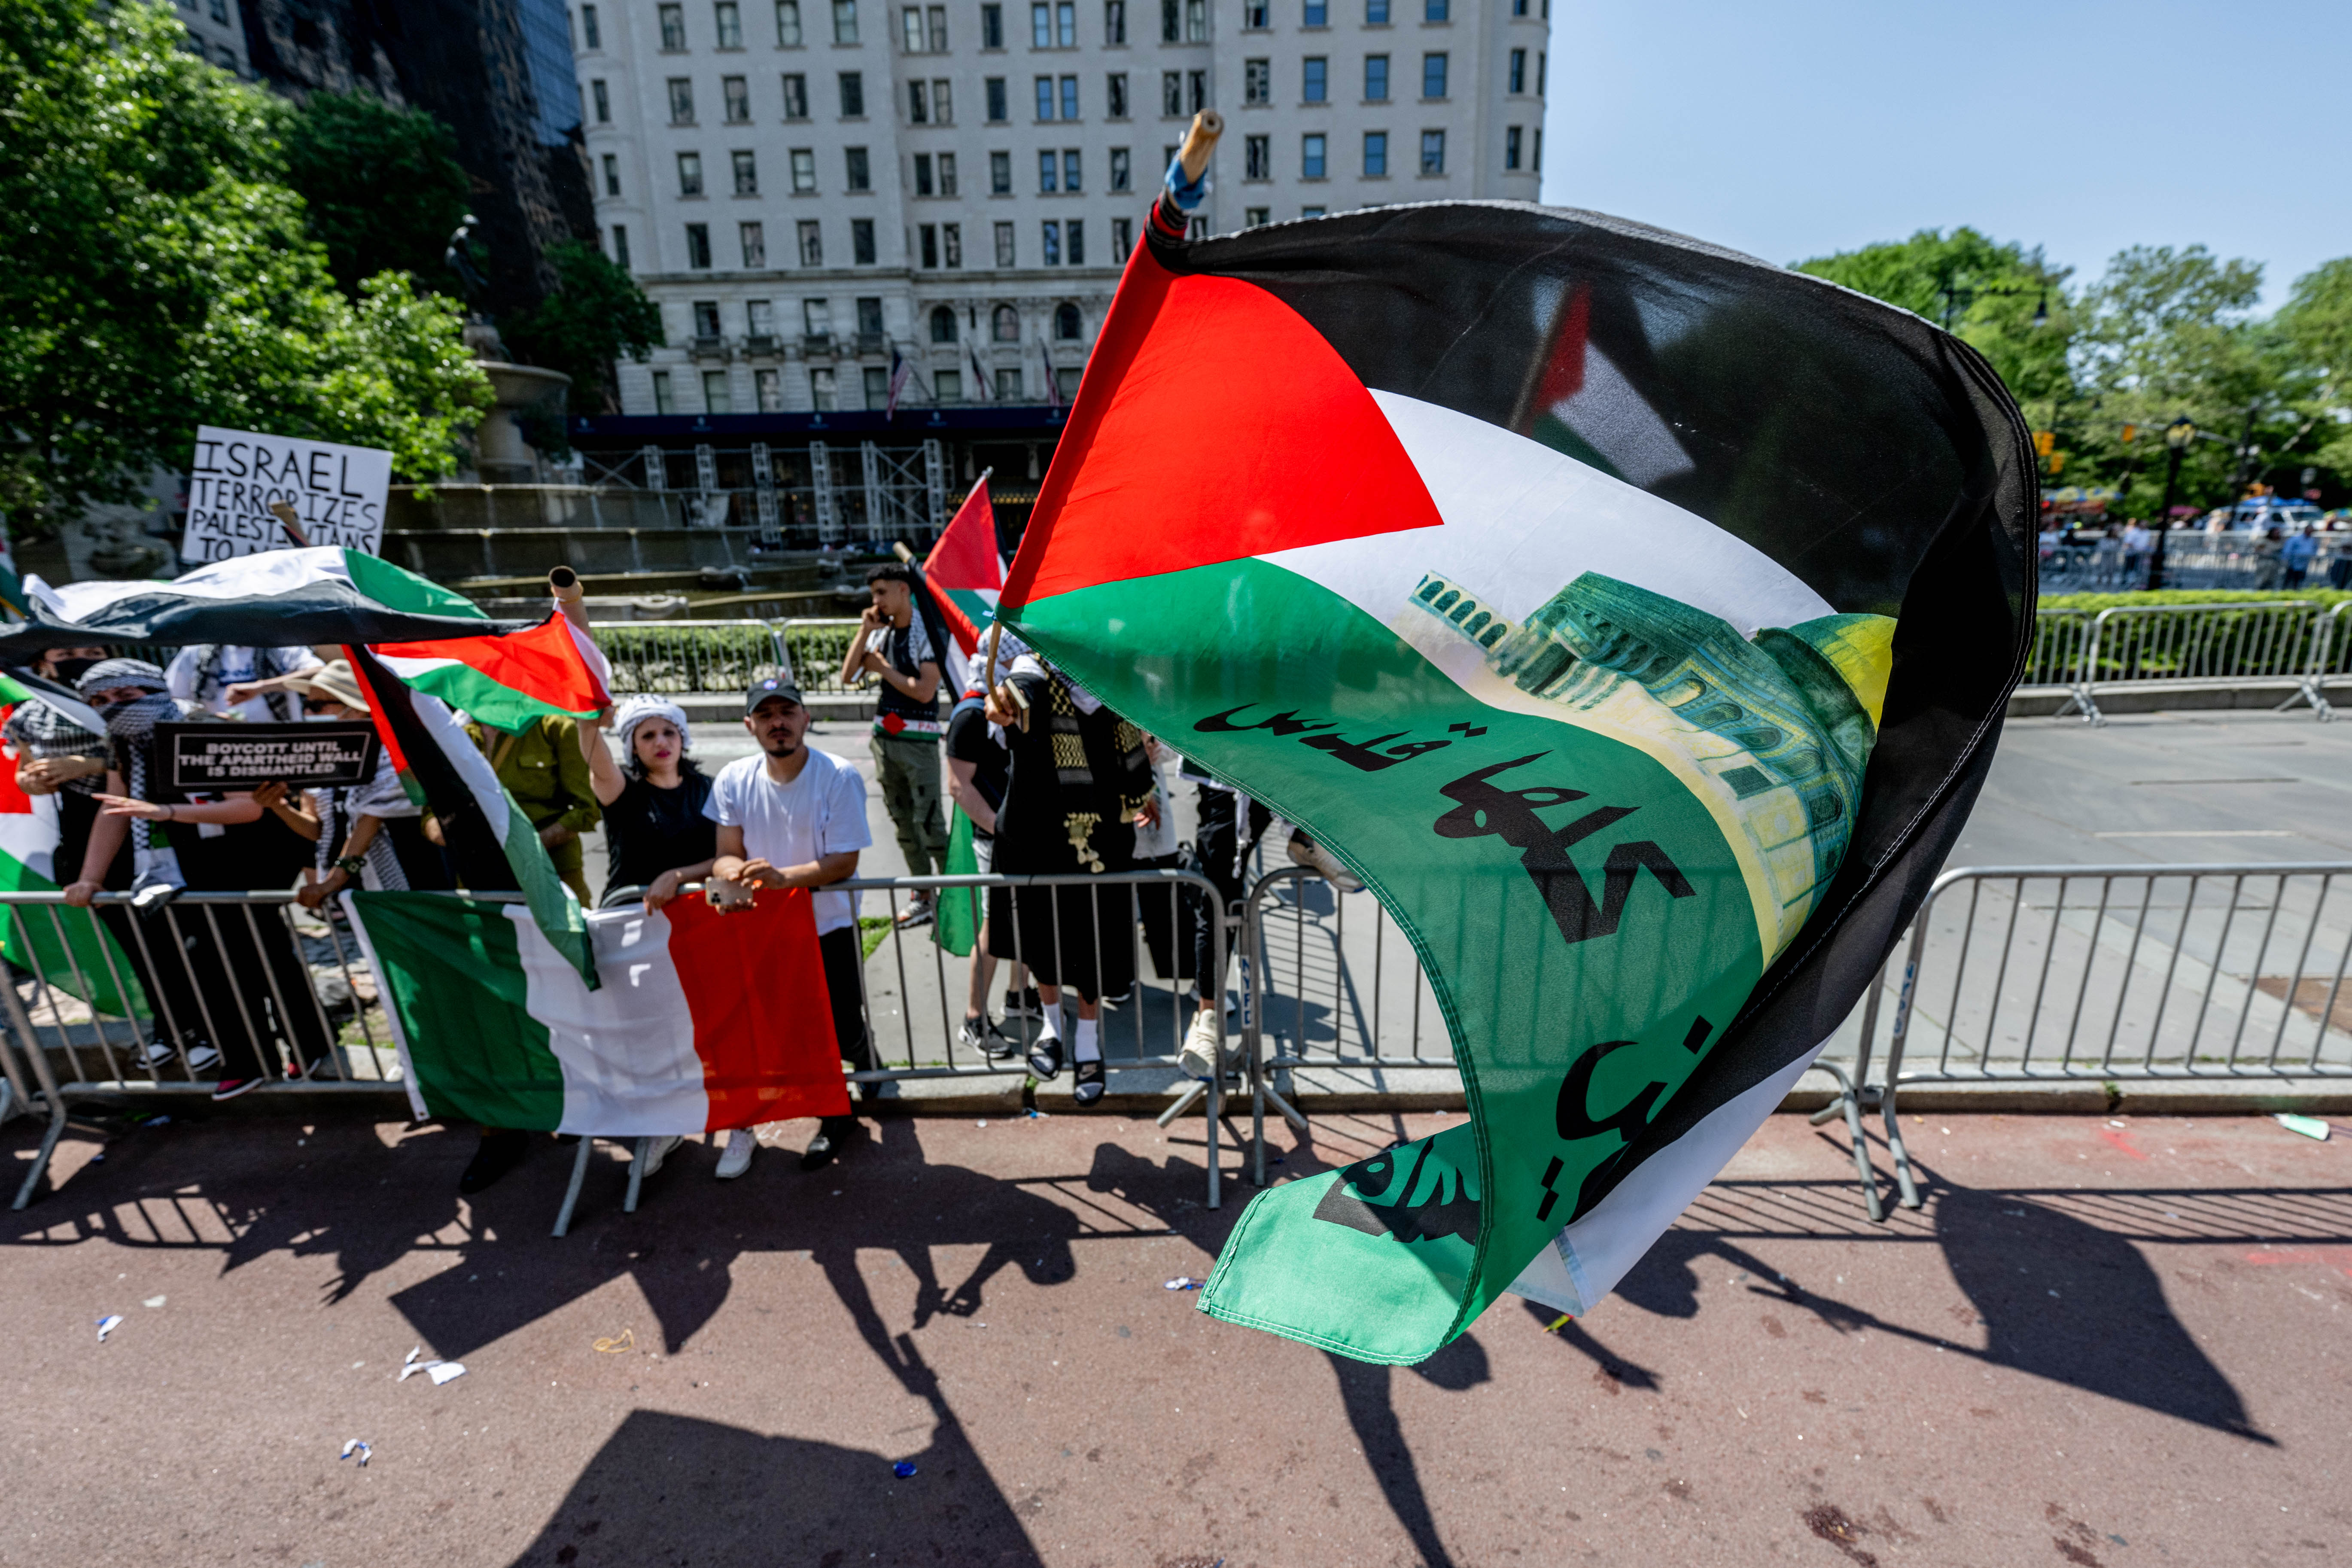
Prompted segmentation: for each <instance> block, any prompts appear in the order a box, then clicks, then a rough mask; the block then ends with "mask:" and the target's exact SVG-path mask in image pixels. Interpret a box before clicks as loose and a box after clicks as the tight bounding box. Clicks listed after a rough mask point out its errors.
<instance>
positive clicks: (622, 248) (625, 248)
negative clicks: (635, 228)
mask: <svg viewBox="0 0 2352 1568" xmlns="http://www.w3.org/2000/svg"><path fill="white" fill-rule="evenodd" d="M613 265H614V266H615V267H617V268H620V269H621V270H622V271H624V272H626V271H627V270H628V269H629V228H628V226H627V225H626V224H619V223H616V224H614V226H613Z"/></svg>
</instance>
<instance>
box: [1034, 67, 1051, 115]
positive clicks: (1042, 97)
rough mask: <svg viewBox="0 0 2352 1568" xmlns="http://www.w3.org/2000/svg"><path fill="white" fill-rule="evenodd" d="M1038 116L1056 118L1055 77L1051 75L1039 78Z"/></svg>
mask: <svg viewBox="0 0 2352 1568" xmlns="http://www.w3.org/2000/svg"><path fill="white" fill-rule="evenodd" d="M1037 118H1038V119H1040V120H1051V119H1053V118H1054V79H1053V78H1052V77H1049V76H1041V77H1039V78H1038V79H1037Z"/></svg>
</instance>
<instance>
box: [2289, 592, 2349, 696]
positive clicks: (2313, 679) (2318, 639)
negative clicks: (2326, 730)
mask: <svg viewBox="0 0 2352 1568" xmlns="http://www.w3.org/2000/svg"><path fill="white" fill-rule="evenodd" d="M2347 611H2352V599H2346V600H2343V601H2341V602H2339V603H2338V604H2336V605H2335V606H2334V607H2333V608H2331V609H2330V610H2329V611H2328V612H2327V614H2326V615H2325V616H2320V617H2319V619H2318V621H2317V622H2316V623H2315V624H2314V626H2312V630H2311V664H2310V668H2308V670H2307V671H2306V672H2305V675H2304V678H2303V685H2302V687H2301V689H2298V690H2297V691H2296V692H2295V694H2294V696H2293V697H2290V698H2288V699H2287V700H2285V701H2284V702H2282V703H2280V704H2279V711H2280V712H2282V713H2284V712H2285V711H2286V710H2288V709H2290V708H2292V707H2294V705H2295V703H2297V702H2298V701H2302V702H2308V703H2310V704H2311V713H2312V717H2313V718H2315V719H2317V720H2318V721H2320V722H2321V723H2323V724H2325V723H2327V722H2329V721H2332V720H2333V719H2334V718H2335V717H2336V710H2335V708H2334V707H2333V706H2331V705H2330V704H2329V702H2328V700H2327V683H2328V681H2330V680H2331V679H2339V678H2341V677H2344V676H2352V616H2347Z"/></svg>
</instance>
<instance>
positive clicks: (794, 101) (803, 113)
mask: <svg viewBox="0 0 2352 1568" xmlns="http://www.w3.org/2000/svg"><path fill="white" fill-rule="evenodd" d="M784 118H785V119H787V120H806V119H807V118H808V78H806V77H804V76H801V75H799V74H798V73H793V74H790V75H787V76H786V77H785V78H784Z"/></svg>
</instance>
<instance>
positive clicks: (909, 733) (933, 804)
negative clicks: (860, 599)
mask: <svg viewBox="0 0 2352 1568" xmlns="http://www.w3.org/2000/svg"><path fill="white" fill-rule="evenodd" d="M866 588H867V590H868V591H869V592H870V593H871V594H872V595H873V596H874V602H873V603H872V604H871V605H867V606H866V611H865V613H864V614H863V615H861V616H859V617H858V620H857V630H856V634H855V635H854V636H852V637H851V638H850V639H849V650H848V652H847V653H846V654H845V655H844V656H843V658H842V661H841V679H842V684H844V685H845V686H847V685H860V684H863V683H864V681H865V679H866V677H867V676H869V675H870V676H874V677H877V678H878V679H880V681H881V683H882V684H881V689H880V690H879V691H878V693H877V696H876V698H875V703H874V739H873V742H872V744H873V749H874V782H875V783H876V784H878V785H880V786H881V790H882V805H883V808H884V809H885V810H886V811H887V812H888V813H889V814H890V823H891V826H894V827H895V828H897V829H898V849H899V852H900V853H902V854H903V855H905V856H906V858H907V874H908V876H910V877H929V876H932V875H935V874H938V873H940V872H944V871H945V870H946V869H947V868H948V833H947V825H946V821H945V819H944V818H943V817H942V816H941V815H940V734H941V733H942V731H944V730H945V729H946V726H945V725H944V724H942V723H941V722H940V703H939V694H940V669H941V668H942V666H941V664H940V658H941V657H942V656H941V654H940V650H939V649H938V648H936V647H932V645H931V637H930V631H929V628H928V627H927V626H924V625H923V617H922V616H919V615H917V614H916V613H915V573H914V569H913V568H912V567H909V566H903V565H899V564H897V563H892V564H889V565H885V566H877V567H876V568H875V569H874V570H873V571H872V572H870V573H868V574H866ZM930 918H931V896H930V894H929V892H924V891H919V892H917V893H916V894H915V895H914V896H913V897H912V899H911V900H908V908H907V910H906V912H905V913H903V914H901V915H900V916H899V917H898V923H899V924H900V925H901V926H919V925H921V924H922V923H923V922H925V921H928V920H929V919H930Z"/></svg>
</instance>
